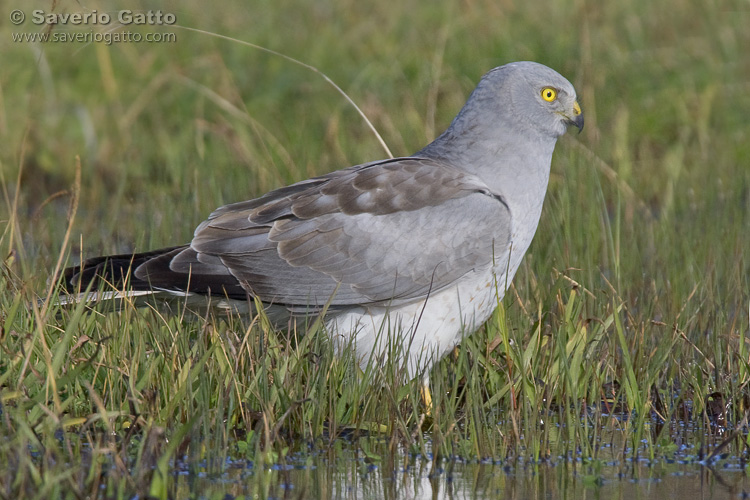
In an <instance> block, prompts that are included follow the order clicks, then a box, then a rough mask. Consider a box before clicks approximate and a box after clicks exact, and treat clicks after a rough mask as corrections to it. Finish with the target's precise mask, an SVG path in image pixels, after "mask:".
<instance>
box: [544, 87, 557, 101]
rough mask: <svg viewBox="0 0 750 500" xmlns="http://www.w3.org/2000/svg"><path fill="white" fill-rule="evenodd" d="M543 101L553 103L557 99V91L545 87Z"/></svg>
mask: <svg viewBox="0 0 750 500" xmlns="http://www.w3.org/2000/svg"><path fill="white" fill-rule="evenodd" d="M542 99H544V100H545V101H547V102H552V101H554V100H555V99H557V90H555V89H553V88H552V87H544V88H543V89H542Z"/></svg>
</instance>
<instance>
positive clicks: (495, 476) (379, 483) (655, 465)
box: [172, 433, 750, 500]
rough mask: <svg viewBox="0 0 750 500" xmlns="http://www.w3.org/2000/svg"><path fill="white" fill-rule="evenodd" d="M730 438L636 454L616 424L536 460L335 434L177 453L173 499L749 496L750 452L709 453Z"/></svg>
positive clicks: (697, 439) (699, 439)
mask: <svg viewBox="0 0 750 500" xmlns="http://www.w3.org/2000/svg"><path fill="white" fill-rule="evenodd" d="M719 434H724V433H719ZM726 437H727V436H726V434H724V435H704V436H697V435H695V434H692V436H691V439H690V441H692V444H690V443H687V442H680V440H679V439H677V440H673V439H666V440H664V441H663V442H662V444H658V445H648V444H647V443H646V441H645V440H644V444H643V446H642V449H640V450H637V453H634V451H635V450H633V449H631V448H629V447H628V446H627V445H626V444H625V443H623V442H622V439H621V436H618V435H617V433H613V434H611V435H608V436H603V437H602V438H599V439H598V443H597V446H596V458H590V457H589V458H584V457H582V456H581V454H579V453H577V452H568V453H567V454H565V455H557V456H555V455H553V454H552V455H550V458H547V459H544V460H537V461H533V460H529V459H528V458H524V457H521V456H518V457H515V458H511V457H506V458H486V459H482V460H468V461H467V460H463V459H460V458H458V457H447V458H441V459H440V460H435V459H434V457H433V456H432V454H431V452H429V448H430V445H429V436H428V435H425V436H424V439H425V441H426V443H427V449H428V451H427V453H426V454H422V453H410V452H408V451H405V450H398V451H397V452H396V453H389V452H388V445H387V441H388V440H387V439H386V438H385V437H375V436H370V437H368V438H366V439H367V445H366V446H365V447H364V448H366V449H367V450H368V451H367V452H366V453H365V452H363V446H362V443H361V442H359V443H357V442H355V441H352V440H350V439H337V440H334V441H331V442H329V444H328V445H327V446H316V445H310V446H309V447H308V450H306V451H304V452H297V453H293V454H290V455H288V456H286V457H285V458H284V459H283V460H280V461H277V462H275V463H274V462H271V463H267V464H266V465H262V466H259V465H257V464H255V463H253V462H252V461H249V460H244V459H243V460H230V459H227V460H226V461H224V462H223V463H222V464H218V465H219V466H218V467H217V464H207V463H205V462H204V463H198V464H195V463H194V464H190V463H188V462H187V461H185V462H178V463H177V464H176V465H175V468H174V470H173V475H174V483H173V489H172V491H173V497H174V498H186V497H191V498H221V499H232V498H279V499H287V498H293V499H298V498H299V499H302V498H342V499H382V498H385V499H397V498H398V499H438V498H449V499H450V498H457V499H464V498H472V499H473V498H511V499H526V498H576V499H578V498H594V499H600V498H603V499H628V500H631V499H641V498H644V499H645V498H649V499H661V498H678V499H683V498H684V499H698V498H700V499H713V498H715V499H722V498H747V497H748V496H750V495H749V494H748V493H747V492H748V491H750V482H749V481H748V474H747V468H746V463H745V460H744V458H743V457H742V456H738V455H733V454H731V453H716V454H715V456H711V455H712V453H713V452H714V451H717V447H719V446H722V449H725V448H733V446H727V440H726V439H725V438H726ZM735 437H736V436H735ZM739 439H740V440H741V441H742V440H744V438H739ZM730 440H733V438H730ZM718 451H721V449H720V450H718ZM740 455H742V454H740ZM209 471H214V472H209Z"/></svg>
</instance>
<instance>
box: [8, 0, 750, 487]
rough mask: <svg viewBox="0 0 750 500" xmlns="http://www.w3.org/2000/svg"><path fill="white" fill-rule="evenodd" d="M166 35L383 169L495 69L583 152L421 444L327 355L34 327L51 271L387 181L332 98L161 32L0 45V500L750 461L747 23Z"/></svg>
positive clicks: (289, 337) (283, 102)
mask: <svg viewBox="0 0 750 500" xmlns="http://www.w3.org/2000/svg"><path fill="white" fill-rule="evenodd" d="M16 3H17V4H18V5H17V7H18V8H21V9H22V10H28V9H29V8H28V7H26V4H24V3H20V2H16ZM16 3H14V2H11V4H10V5H9V6H8V9H7V10H8V11H10V10H11V9H12V8H16V5H15V4H16ZM61 4H64V7H63V6H58V7H57V8H58V9H62V8H66V9H70V10H71V11H78V10H80V8H81V7H80V6H79V5H78V4H73V3H71V4H70V5H68V4H65V3H64V2H61ZM87 7H88V8H97V9H98V10H99V11H100V12H101V11H114V10H116V9H118V8H123V7H122V6H120V5H117V6H114V5H112V4H110V3H108V2H101V3H96V4H92V5H91V6H87ZM39 8H45V9H47V10H50V9H51V8H52V5H51V3H50V5H48V6H47V5H44V4H43V3H42V4H40V7H39ZM132 8H133V9H149V8H150V7H149V4H148V3H142V4H140V3H133V5H132ZM160 8H162V10H163V11H165V12H174V13H176V15H177V17H178V23H179V24H181V25H185V26H193V27H198V28H201V29H205V30H208V31H211V32H215V33H218V34H221V35H226V36H231V37H236V38H239V39H242V40H247V41H250V42H252V43H254V44H257V45H260V46H263V47H268V48H271V49H273V50H275V51H278V52H280V53H283V54H287V55H289V56H292V57H294V58H296V59H299V60H302V61H304V62H305V63H308V64H310V65H312V66H314V67H316V68H318V69H319V70H320V71H322V72H324V73H325V74H326V75H328V76H329V77H330V78H331V79H332V80H333V81H334V82H336V83H337V84H338V85H340V86H341V87H342V88H343V89H344V90H345V91H346V93H347V94H348V95H349V96H350V97H351V98H352V99H353V100H354V101H355V102H356V103H357V104H358V105H359V106H360V107H361V108H362V110H363V111H364V113H365V114H366V115H367V116H368V117H369V118H370V120H372V122H373V124H374V126H375V128H376V129H377V130H378V131H379V132H380V133H381V134H382V136H383V138H384V140H385V142H386V144H387V145H388V146H389V148H390V149H391V150H392V151H393V154H394V155H404V154H409V153H411V152H413V151H415V150H417V149H418V148H420V147H421V146H422V145H424V144H425V143H426V142H427V141H429V140H430V139H432V138H433V137H434V136H435V135H437V134H438V133H439V132H440V131H441V130H442V128H443V127H445V126H447V124H448V123H449V120H450V119H451V117H452V116H453V115H454V114H455V113H456V112H457V110H458V109H459V108H460V106H461V105H462V104H463V102H464V100H465V98H466V96H467V95H468V93H469V92H470V91H471V89H472V88H473V85H474V84H475V83H476V81H477V79H478V78H479V77H480V76H481V75H482V74H483V73H484V72H485V71H487V70H488V69H490V68H491V67H493V66H496V65H499V64H502V63H504V62H507V61H510V60H519V59H534V60H538V61H540V62H543V63H545V64H548V65H550V66H552V67H554V68H556V69H558V70H559V71H560V72H561V73H563V74H564V75H566V76H568V77H569V78H570V79H571V81H572V82H573V83H574V85H575V86H576V88H577V89H578V91H579V94H580V97H581V103H582V107H583V109H584V112H585V113H586V120H587V125H586V129H585V130H584V132H583V133H582V134H581V135H579V136H566V137H565V138H564V140H562V141H561V142H560V143H559V144H558V147H557V151H556V154H555V158H554V161H553V170H552V179H551V182H550V188H549V194H548V198H547V201H546V205H545V210H544V214H543V217H542V221H541V224H540V227H539V230H538V233H537V236H536V239H535V241H534V243H533V244H532V247H531V249H530V253H529V254H528V255H527V256H526V258H525V260H524V263H523V265H522V269H521V270H520V271H519V273H518V275H517V277H516V279H515V282H514V288H513V289H512V290H511V291H510V292H509V294H508V296H507V297H506V298H505V300H504V302H503V304H502V305H501V306H500V307H499V308H498V311H497V312H496V314H495V315H494V316H493V318H492V319H491V320H490V321H489V322H488V323H487V324H486V325H484V326H483V327H482V328H481V329H480V330H479V331H478V332H477V333H476V334H474V335H473V336H471V337H469V338H467V339H466V340H465V341H464V342H463V343H462V345H461V348H460V349H459V350H458V351H457V353H455V355H452V356H449V357H448V358H446V359H445V360H444V361H443V362H442V363H441V364H440V365H439V366H438V367H437V368H435V370H434V371H433V373H432V379H431V380H432V382H431V383H432V389H433V391H432V392H433V397H434V398H435V400H436V403H437V405H436V408H435V411H434V413H433V415H432V416H431V417H430V418H429V419H425V421H423V420H422V417H421V415H422V413H423V409H422V408H420V405H419V396H418V394H419V387H418V384H417V383H415V382H410V381H407V380H405V377H404V375H403V373H402V372H401V370H399V367H395V366H386V369H385V370H382V371H380V370H374V369H371V370H366V371H365V372H364V373H360V372H359V370H358V369H357V368H356V366H355V364H354V363H353V360H352V359H351V358H350V357H348V356H344V357H343V358H341V359H336V358H335V356H334V355H333V352H332V348H331V346H330V343H329V342H328V341H327V339H326V337H325V335H321V334H318V335H308V336H305V337H302V338H299V337H297V336H295V335H293V334H287V333H284V332H277V331H274V330H273V329H271V328H270V327H269V326H268V325H267V323H265V322H264V320H263V318H244V319H243V318H235V317H229V318H207V319H197V320H196V319H189V318H183V317H181V316H180V315H177V316H168V315H164V314H162V313H160V312H159V311H155V310H150V309H146V310H135V309H133V308H130V307H125V308H124V310H123V311H122V312H121V313H118V314H111V313H103V312H102V313H98V312H95V313H89V312H85V311H83V309H82V308H81V307H79V308H75V309H71V310H65V311H59V310H57V308H55V307H51V308H48V309H47V310H40V309H39V308H36V309H35V308H30V307H29V304H36V303H37V299H38V298H40V297H45V296H46V295H47V294H48V293H52V294H54V293H56V291H55V289H54V287H53V288H50V286H51V285H49V284H47V283H46V280H47V278H48V275H49V274H50V273H51V272H52V271H53V270H54V269H55V266H56V263H57V261H58V258H59V257H60V256H62V258H63V261H64V262H73V261H75V260H77V259H78V258H79V257H80V256H81V255H94V254H97V255H98V254H101V253H114V252H124V251H130V250H144V249H147V248H155V247H157V246H166V245H170V244H174V243H176V242H184V241H188V239H189V238H190V235H191V233H192V230H193V228H194V227H195V226H196V225H197V224H198V223H199V222H201V221H202V220H203V219H204V218H205V216H206V215H207V214H208V213H209V212H210V211H211V210H212V209H214V208H215V207H217V206H219V205H221V204H224V203H228V202H231V201H237V200H242V199H247V198H249V197H253V196H257V195H260V194H262V193H263V192H265V191H267V190H269V189H272V188H274V187H278V186H280V185H283V184H285V183H289V182H293V181H296V180H300V179H303V178H306V177H308V176H310V175H315V174H319V173H323V172H327V171H330V170H333V169H336V168H341V167H343V166H348V165H350V164H355V163H361V162H365V161H369V160H372V159H376V158H381V157H384V156H385V153H384V151H383V149H382V147H381V146H380V144H379V142H378V140H377V139H376V137H375V136H374V134H372V132H371V131H370V130H369V128H368V127H367V125H366V124H365V123H364V121H363V120H362V119H361V117H360V116H359V115H358V114H357V112H356V111H355V110H354V109H353V108H352V107H351V106H350V105H349V104H348V103H347V102H346V101H345V100H344V99H343V98H342V97H341V96H340V95H339V94H338V93H337V92H336V91H335V90H334V89H332V88H331V87H330V86H329V85H328V84H327V83H326V82H325V81H324V80H323V79H322V78H321V77H320V76H319V75H317V74H315V73H313V72H310V71H309V70H306V69H304V68H302V67H299V66H296V65H294V64H290V63H289V62H288V61H285V60H284V59H282V58H279V57H276V56H273V55H270V54H267V53H264V52H262V51H258V50H254V49H252V48H249V47H246V46H243V45H241V44H238V43H233V42H230V41H227V40H221V39H216V38H212V37H209V36H206V35H202V34H199V33H194V32H189V31H184V30H179V29H176V28H175V29H165V30H167V31H174V32H175V33H176V34H177V37H178V38H177V40H178V41H177V43H173V44H145V43H140V44H126V43H121V44H113V45H111V46H106V45H103V44H90V45H82V44H62V43H57V44H46V45H44V46H37V47H33V46H32V45H31V44H14V43H11V42H9V40H10V31H11V30H12V29H16V28H15V27H12V26H10V25H5V26H4V27H2V28H0V43H2V44H3V46H4V55H3V66H4V71H3V72H2V75H0V141H1V142H2V144H3V147H2V148H1V149H0V189H1V190H2V203H1V204H0V258H2V267H1V270H2V272H1V273H0V290H1V291H0V405H2V406H0V498H20V497H24V496H25V497H29V498H35V497H36V498H39V497H44V496H51V497H62V496H68V497H72V498H80V497H84V496H91V497H96V496H100V497H111V498H131V497H132V496H133V495H135V494H138V495H139V496H146V495H152V496H154V497H157V498H166V497H168V496H170V495H171V496H173V497H178V496H183V495H181V494H180V491H181V490H178V489H177V488H178V487H177V484H178V479H177V478H176V477H175V476H173V475H171V474H170V471H172V470H174V469H175V468H179V467H184V468H186V469H187V470H188V471H193V472H196V471H198V470H201V471H208V473H209V474H219V473H221V471H223V470H225V468H226V464H227V463H228V462H227V460H230V461H239V460H245V461H249V463H252V464H253V465H252V467H253V470H254V471H260V470H269V471H272V474H275V475H268V476H267V475H265V474H260V473H257V472H256V473H255V475H254V476H253V478H254V480H253V481H252V482H251V483H250V485H248V486H246V487H245V488H246V489H245V490H243V491H242V493H243V494H245V495H247V496H250V495H254V496H261V497H264V496H267V495H269V494H272V492H274V491H277V490H275V488H277V487H278V484H279V483H280V482H283V481H284V479H283V478H284V476H283V474H282V473H280V472H278V468H274V467H277V466H278V465H279V464H285V463H297V461H298V460H299V458H298V457H300V456H309V455H310V454H311V453H313V454H314V453H320V452H330V454H332V455H333V456H337V455H340V454H342V453H345V452H344V451H342V450H341V446H342V444H341V443H342V440H343V441H344V442H346V440H347V439H348V440H351V441H352V442H351V446H352V447H353V449H354V450H355V453H356V454H357V455H358V456H359V457H361V458H362V459H363V460H364V461H365V462H363V463H368V464H379V465H380V466H381V467H382V468H383V469H384V470H385V469H387V468H388V467H390V466H389V465H388V464H393V463H394V461H395V462H396V463H398V461H399V458H398V457H411V456H413V455H412V454H416V455H417V456H420V457H427V459H429V460H430V461H431V462H432V467H433V468H440V467H444V466H445V464H446V463H451V462H450V460H448V461H447V462H446V461H444V460H443V459H444V458H445V459H455V458H458V459H460V460H484V459H488V458H491V459H492V460H498V461H500V462H503V461H509V460H515V459H517V458H518V457H520V459H521V460H524V461H527V462H528V463H534V464H539V463H544V462H548V461H557V460H558V457H578V458H582V459H585V460H588V461H596V460H605V458H606V457H605V455H606V456H609V455H607V454H611V455H612V456H616V457H619V458H628V459H633V458H635V457H637V456H641V457H642V456H646V457H647V458H650V459H654V458H655V457H659V456H666V455H669V454H672V453H674V449H675V448H676V447H677V443H682V442H683V441H684V440H687V441H688V442H690V443H693V444H696V443H697V447H698V449H699V450H700V451H698V452H697V455H699V456H707V455H708V454H710V453H711V452H712V450H715V449H716V448H715V445H716V444H717V443H723V444H724V448H722V449H721V450H720V451H721V452H722V453H729V454H730V455H732V456H739V457H741V458H742V459H743V460H744V458H746V457H747V446H746V443H747V440H748V438H747V431H746V428H745V426H744V425H743V424H744V423H746V421H747V420H746V416H747V414H746V412H747V410H748V396H749V394H748V393H749V391H748V387H747V385H748V381H750V357H749V356H748V345H747V339H746V336H747V334H748V329H749V326H748V321H750V318H749V315H750V259H749V258H748V255H747V249H749V248H750V201H749V200H750V169H748V168H747V167H748V159H750V127H748V125H747V113H746V110H747V109H750V83H749V82H750V60H748V58H747V57H746V55H745V54H744V48H745V47H747V46H750V39H749V38H750V34H749V33H748V31H747V30H746V29H745V26H746V25H747V20H748V18H750V10H748V8H747V5H746V4H744V3H742V2H735V3H732V2H726V3H724V4H722V5H709V4H705V5H703V4H700V5H699V4H696V3H695V2H689V1H687V0H670V1H668V2H661V3H656V2H646V1H644V0H628V1H623V2H618V3H617V4H616V5H612V6H608V7H607V8H606V9H605V8H604V7H603V6H600V5H599V4H598V3H595V2H579V3H578V4H577V6H575V7H571V6H570V5H569V4H568V3H563V2H559V3H558V2H556V3H551V4H550V3H549V2H525V3H524V4H523V5H510V4H508V5H501V4H498V3H497V2H469V3H465V4H463V5H462V7H461V8H459V7H458V6H455V7H450V6H445V7H441V8H434V7H433V6H427V5H425V6H422V5H419V4H417V3H416V2H409V1H407V2H400V3H398V2H392V3H388V4H383V5H380V4H379V6H374V5H372V6H368V5H363V4H361V3H349V2H329V3H321V2H316V3H314V4H313V5H310V6H306V7H304V6H300V5H297V4H288V5H287V4H286V3H283V2H282V3H277V4H274V5H273V6H270V5H268V6H265V7H264V8H263V9H262V10H252V11H251V10H250V9H249V8H247V7H243V6H242V4H240V3H237V4H231V5H227V6H226V8H225V9H224V10H222V11H220V12H219V11H211V12H206V11H205V5H204V4H203V3H199V2H194V1H181V2H165V3H164V4H163V5H161V6H160ZM22 28H23V29H24V30H26V31H34V30H36V29H38V27H36V26H30V25H29V24H28V23H27V24H24V25H23V26H22ZM55 29H71V28H65V27H63V26H59V27H56V28H55ZM133 29H140V30H141V31H142V32H145V31H147V30H146V28H133ZM19 30H20V28H19ZM76 157H80V170H79V172H80V181H79V182H77V181H76V178H77V177H76V176H77V173H76V172H77V161H76ZM74 192H77V193H78V196H77V210H76V213H75V217H74V218H72V220H69V214H70V207H71V204H72V201H73V198H74V196H73V194H74ZM68 228H70V229H69V231H70V232H69V233H68ZM66 233H67V234H69V241H68V244H64V242H65V241H66ZM422 428H424V430H425V432H424V433H423V432H421V429H422ZM680 429H682V430H680ZM612 436H616V437H612ZM728 438H729V439H728ZM608 439H609V440H610V441H609V442H610V443H611V446H610V447H608V448H607V447H603V446H602V445H601V443H602V440H604V441H606V440H608ZM613 449H614V451H612V450H613ZM394 457H396V458H394ZM573 463H574V462H573ZM574 466H575V465H574ZM433 470H437V469H433ZM274 471H276V472H274ZM596 477H598V476H597V475H596V474H594V481H593V482H594V484H595V483H596V480H595V478H596ZM311 481H312V482H311V483H310V484H311V485H317V488H319V490H317V491H318V493H320V492H321V491H323V492H325V491H328V493H329V494H333V493H332V490H330V489H326V488H332V487H331V486H325V481H326V479H323V478H318V477H317V476H316V479H311ZM310 488H313V486H310ZM183 493H184V492H183Z"/></svg>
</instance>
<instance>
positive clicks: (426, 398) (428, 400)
mask: <svg viewBox="0 0 750 500" xmlns="http://www.w3.org/2000/svg"><path fill="white" fill-rule="evenodd" d="M419 392H420V394H421V396H422V402H423V403H424V406H425V413H426V414H427V415H432V394H431V393H430V385H429V384H428V383H427V381H426V380H425V381H424V382H422V388H421V389H420V391H419Z"/></svg>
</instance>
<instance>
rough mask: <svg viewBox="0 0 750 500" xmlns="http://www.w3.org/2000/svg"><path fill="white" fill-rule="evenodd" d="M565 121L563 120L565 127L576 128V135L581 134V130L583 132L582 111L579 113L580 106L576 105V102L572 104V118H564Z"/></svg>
mask: <svg viewBox="0 0 750 500" xmlns="http://www.w3.org/2000/svg"><path fill="white" fill-rule="evenodd" d="M566 118H567V120H565V123H566V124H567V125H573V126H575V127H576V128H578V133H581V130H583V111H581V106H580V105H579V104H578V101H576V102H574V103H573V116H572V117H570V116H568V117H566Z"/></svg>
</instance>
